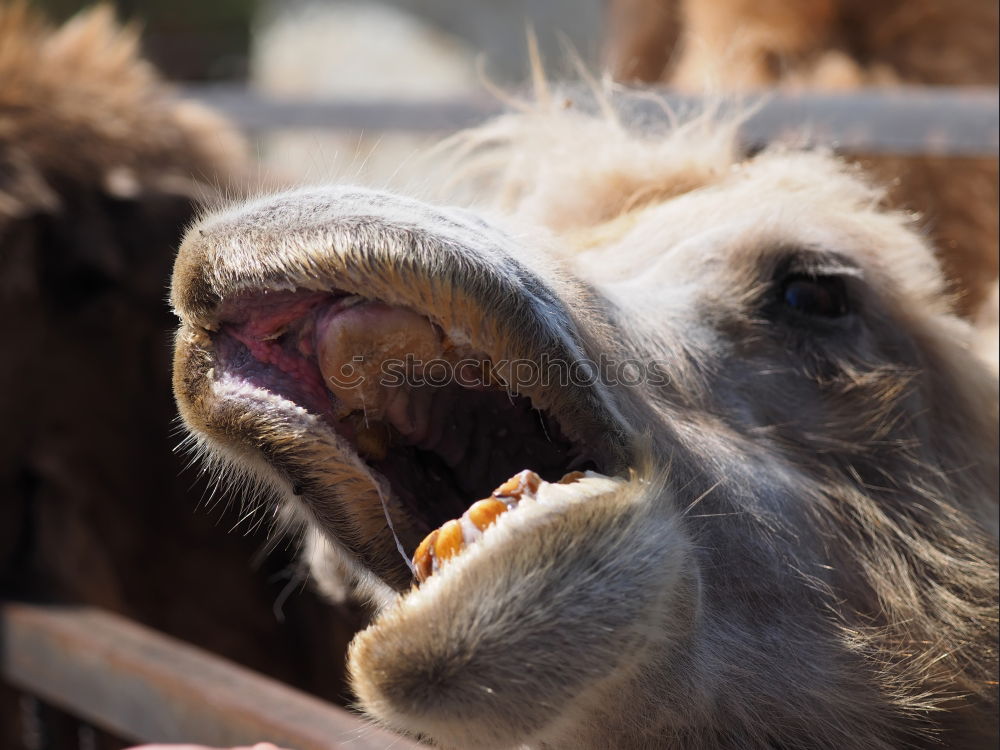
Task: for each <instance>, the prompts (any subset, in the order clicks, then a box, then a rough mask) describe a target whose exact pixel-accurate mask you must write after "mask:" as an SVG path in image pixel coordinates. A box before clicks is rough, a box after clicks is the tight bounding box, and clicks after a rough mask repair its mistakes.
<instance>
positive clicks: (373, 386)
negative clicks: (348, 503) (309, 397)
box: [315, 297, 443, 432]
mask: <svg viewBox="0 0 1000 750" xmlns="http://www.w3.org/2000/svg"><path fill="white" fill-rule="evenodd" d="M315 335H316V357H317V361H318V363H319V369H320V373H322V376H323V382H324V384H325V385H326V388H327V389H328V390H329V391H330V392H331V393H332V394H333V395H334V396H335V397H336V398H337V402H338V412H339V413H340V414H341V415H346V414H349V413H351V412H355V411H359V412H364V414H365V415H366V417H367V418H369V419H373V420H374V419H381V418H382V417H383V416H385V415H386V414H387V413H388V415H389V418H390V421H392V418H393V417H394V416H395V417H397V418H400V415H405V414H406V410H405V408H400V406H401V405H400V404H398V403H397V404H395V406H396V408H395V409H394V408H393V405H394V402H397V401H399V400H400V397H404V399H405V396H406V392H407V391H408V389H407V388H405V387H401V386H399V385H386V383H387V379H386V377H385V375H386V369H385V368H386V366H387V364H388V363H389V362H390V361H399V362H400V363H404V362H417V363H419V362H429V361H431V360H434V359H437V358H439V357H441V356H442V353H443V345H442V342H441V336H440V334H439V332H438V330H437V329H436V328H435V327H434V325H433V324H432V323H431V322H430V321H429V320H428V319H427V318H425V317H423V316H422V315H418V314H417V313H415V312H413V311H411V310H407V309H405V308H402V307H393V306H391V305H386V304H384V303H382V302H373V301H369V300H361V299H360V298H358V297H353V298H348V299H347V300H346V301H345V300H338V301H337V302H335V303H333V304H332V305H331V306H330V307H329V309H327V310H325V311H323V312H322V313H320V315H319V317H318V318H317V320H316V334H315ZM395 426H396V427H397V428H398V429H400V430H401V431H404V432H405V431H406V426H407V425H406V424H402V423H401V424H399V425H395Z"/></svg>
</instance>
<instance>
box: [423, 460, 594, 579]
mask: <svg viewBox="0 0 1000 750" xmlns="http://www.w3.org/2000/svg"><path fill="white" fill-rule="evenodd" d="M583 477H584V473H583V472H581V471H573V472H570V473H569V474H567V475H566V476H564V477H563V478H562V479H560V480H559V484H572V483H573V482H576V481H578V480H580V479H582V478H583ZM541 484H542V478H541V477H540V476H538V474H536V473H535V472H533V471H530V470H527V469H526V470H524V471H522V472H520V473H519V474H515V475H514V476H513V477H511V478H510V479H508V480H507V481H506V482H504V483H503V484H501V485H500V486H499V487H497V488H496V489H495V490H493V496H492V497H488V498H486V499H485V500H477V501H476V502H475V503H473V504H472V505H471V506H469V509H468V510H466V511H465V513H463V514H462V518H461V519H457V520H456V519H452V520H450V521H447V522H445V523H444V524H442V525H441V526H440V527H439V528H437V529H434V531H432V532H431V533H430V534H428V535H427V536H426V537H424V540H423V541H422V542H420V545H419V546H418V547H417V551H416V552H414V553H413V570H414V575H415V576H416V579H417V583H423V582H424V581H426V580H427V579H428V578H430V576H431V575H432V574H433V573H434V572H435V571H436V570H438V569H439V568H440V567H441V566H442V565H443V564H444V563H445V561H446V560H448V559H450V558H452V557H454V556H455V555H457V554H458V553H459V552H461V551H462V550H463V549H464V548H465V547H466V546H467V545H469V544H471V543H472V542H474V541H475V540H476V539H478V537H479V534H481V533H482V532H483V531H486V529H487V528H489V527H490V526H491V525H493V523H495V522H496V520H497V518H499V517H500V516H502V515H503V514H504V513H506V512H507V511H508V510H511V509H512V508H516V507H517V505H518V503H520V502H521V500H522V499H523V498H524V497H525V496H527V497H529V498H532V497H534V495H535V493H536V492H538V488H539V487H540V486H541ZM463 522H465V523H463ZM469 526H471V527H474V528H472V532H473V533H472V535H471V536H472V538H467V537H469V536H470V534H469V533H468V532H467V529H468V528H469ZM476 529H478V531H479V533H475V532H476Z"/></svg>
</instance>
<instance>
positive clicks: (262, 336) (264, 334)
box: [226, 293, 332, 403]
mask: <svg viewBox="0 0 1000 750" xmlns="http://www.w3.org/2000/svg"><path fill="white" fill-rule="evenodd" d="M331 299H332V298H331V296H330V295H329V294H324V293H317V294H306V295H301V294H296V295H294V296H293V295H284V294H276V295H275V296H274V298H272V299H268V300H267V301H266V302H262V303H260V304H255V305H253V307H252V308H250V309H244V310H241V312H242V313H243V315H241V316H240V317H242V318H244V320H243V322H240V323H231V324H229V325H227V326H226V330H227V332H228V333H229V334H230V335H231V336H232V337H233V338H234V339H236V340H237V341H239V342H240V343H241V344H243V346H245V347H246V348H247V350H248V351H249V352H250V354H251V356H253V358H254V359H256V360H257V361H258V362H261V363H262V364H266V365H271V366H273V367H277V368H278V369H279V370H281V371H282V372H283V373H285V374H286V375H288V376H290V377H292V378H294V379H295V380H296V381H297V382H298V383H300V384H301V385H302V386H303V387H305V388H306V389H307V390H308V391H309V394H310V395H311V396H313V397H314V398H317V399H318V400H319V402H320V403H323V402H327V401H329V399H330V393H329V391H327V390H326V388H325V387H324V385H323V380H322V378H321V376H320V373H319V368H318V367H317V366H316V362H315V361H314V360H313V359H311V357H312V356H313V354H314V353H315V345H314V342H313V340H312V331H313V326H312V324H311V323H312V321H306V322H305V323H303V324H302V325H300V326H295V327H294V328H295V329H297V330H294V331H292V332H291V333H293V335H296V336H298V340H297V341H296V342H295V347H294V349H293V348H292V347H289V346H287V345H286V344H283V343H282V341H283V339H282V337H281V336H280V335H276V334H281V332H282V329H283V328H285V327H286V326H290V324H294V323H296V322H297V321H299V320H300V319H302V318H305V317H306V316H308V315H310V313H312V312H313V310H314V309H315V308H317V307H318V306H320V305H321V304H322V303H323V302H327V301H330V300H331Z"/></svg>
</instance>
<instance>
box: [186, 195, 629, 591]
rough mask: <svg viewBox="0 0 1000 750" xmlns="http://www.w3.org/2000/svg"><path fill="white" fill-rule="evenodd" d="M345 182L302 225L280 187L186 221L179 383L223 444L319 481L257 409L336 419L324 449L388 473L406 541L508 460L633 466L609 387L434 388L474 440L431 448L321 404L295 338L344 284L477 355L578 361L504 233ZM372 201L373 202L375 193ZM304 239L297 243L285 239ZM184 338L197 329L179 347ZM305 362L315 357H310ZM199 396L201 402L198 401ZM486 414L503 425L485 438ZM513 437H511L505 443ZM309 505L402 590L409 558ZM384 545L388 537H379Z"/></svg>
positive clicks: (299, 206)
mask: <svg viewBox="0 0 1000 750" xmlns="http://www.w3.org/2000/svg"><path fill="white" fill-rule="evenodd" d="M362 193H363V191H362ZM338 195H339V198H338V199H336V200H334V199H333V198H332V197H331V196H330V195H329V193H328V191H316V192H315V193H314V194H311V195H309V196H303V195H302V194H299V195H297V196H296V198H295V200H294V205H295V210H297V211H300V212H304V215H306V216H308V221H305V220H304V221H303V224H302V225H300V226H297V227H294V228H293V229H292V230H288V228H287V227H285V228H284V231H283V232H279V231H278V230H279V228H278V227H277V226H271V225H270V224H269V222H272V223H273V222H274V221H275V219H274V217H275V216H277V215H279V214H281V213H282V210H279V209H281V205H279V204H282V202H283V201H285V202H286V205H289V204H287V198H283V197H282V196H278V197H276V198H273V199H270V200H269V201H264V202H261V203H258V204H251V205H250V206H248V207H246V208H245V209H244V210H243V212H242V213H241V214H238V215H235V216H233V215H230V216H229V217H228V219H227V218H226V217H224V218H223V220H221V221H218V220H217V221H215V222H214V223H213V224H212V225H211V226H206V227H197V226H196V227H195V228H194V229H193V230H191V231H190V232H189V233H188V236H187V237H186V239H185V241H184V243H183V245H182V248H181V251H180V255H179V258H178V264H177V270H176V272H175V278H174V287H173V300H174V304H175V308H176V309H177V311H178V314H179V316H180V317H181V319H182V328H181V335H180V336H179V342H181V344H180V347H179V349H178V352H179V359H178V371H177V372H176V373H175V387H176V389H177V392H178V401H179V404H180V406H181V409H182V413H185V418H186V419H187V420H188V422H189V424H193V425H195V426H198V427H200V428H201V429H202V430H203V431H205V432H207V433H209V434H211V433H212V432H213V431H216V432H219V433H221V439H222V440H223V442H229V443H234V442H235V443H240V444H241V445H240V447H241V448H246V447H247V445H250V446H252V447H253V448H255V449H259V450H261V451H262V452H263V453H264V456H265V459H266V460H267V461H268V462H269V463H271V464H272V466H276V467H277V466H278V465H279V464H280V468H279V471H280V472H283V473H285V474H286V475H288V476H289V477H290V478H291V480H292V481H293V483H294V484H296V485H297V486H298V485H300V486H305V487H307V488H308V487H312V488H314V490H315V487H316V482H315V477H312V479H310V475H311V471H312V469H311V467H310V465H308V462H306V463H303V461H302V460H299V458H298V457H296V456H295V455H294V453H295V451H294V450H293V448H294V444H292V446H291V447H289V446H288V445H285V444H284V443H283V444H282V446H281V447H280V448H275V447H274V445H272V443H273V442H274V433H275V424H276V422H275V420H273V419H270V418H267V419H265V418H264V414H263V413H264V412H268V413H271V412H274V411H275V410H279V411H280V410H284V412H285V413H286V415H288V419H289V420H290V421H289V422H288V424H292V423H294V424H296V425H297V427H296V429H297V430H298V431H299V434H301V431H302V429H307V430H309V429H313V428H312V427H309V426H308V425H306V427H303V424H305V423H304V422H303V421H302V420H303V419H304V417H300V416H297V415H298V412H297V410H298V409H302V408H304V409H305V410H306V412H307V413H310V414H312V415H313V416H314V417H315V416H318V417H320V418H321V419H323V420H325V421H326V424H327V427H328V428H329V432H331V433H336V436H334V437H332V438H331V441H332V442H331V443H330V446H331V447H330V448H329V451H328V452H332V453H334V454H336V455H337V456H340V458H339V459H337V460H343V461H346V462H351V463H352V464H353V466H354V467H355V469H356V474H357V476H359V477H360V476H362V475H365V474H367V476H368V477H369V479H368V481H369V483H371V484H374V485H375V488H376V490H377V491H381V490H379V489H378V488H379V486H380V485H381V486H383V487H384V485H385V484H388V485H389V486H390V488H391V490H392V494H393V497H392V498H391V504H392V508H391V511H392V514H393V516H394V517H395V518H396V520H397V521H398V523H397V524H396V525H397V527H398V528H399V529H401V532H400V535H401V536H403V537H404V542H403V543H404V546H405V547H407V548H408V551H409V552H411V553H412V550H413V548H415V546H416V544H417V543H418V542H419V541H420V539H421V538H422V537H423V535H424V534H426V533H427V532H429V531H430V530H431V529H432V528H434V527H436V526H437V525H439V524H440V522H442V521H443V520H446V519H447V518H450V517H453V516H457V515H460V514H461V512H462V510H463V508H464V506H465V505H468V504H469V503H471V502H473V501H475V500H477V499H478V496H486V494H488V493H489V492H490V491H491V490H492V488H493V487H494V486H495V485H496V484H498V483H499V482H501V481H503V480H504V479H506V478H507V477H508V476H509V475H510V474H512V473H514V472H516V471H520V470H521V469H525V468H530V469H534V470H536V471H539V472H540V473H542V474H543V475H545V474H546V473H547V474H548V475H549V476H551V477H552V478H555V479H558V477H559V476H561V475H562V474H563V473H565V471H566V470H569V469H572V468H580V467H578V466H570V465H569V464H570V463H572V461H573V460H574V456H577V457H579V456H583V459H584V460H590V461H592V463H590V464H587V466H590V467H592V468H597V469H598V470H600V471H601V472H603V473H616V472H619V471H621V470H622V469H623V468H624V467H625V466H626V465H627V460H626V452H627V449H628V448H627V445H626V440H625V437H624V436H625V432H626V428H625V423H624V420H622V419H621V418H620V416H619V415H618V414H617V412H616V411H615V408H614V406H613V402H612V400H611V398H610V397H609V395H608V393H607V392H606V391H605V389H604V388H603V386H602V385H601V384H597V385H590V386H581V385H575V384H570V385H567V386H556V387H553V386H549V385H546V384H544V383H539V384H533V385H531V386H528V387H525V388H522V389H519V390H518V391H517V392H516V398H515V395H514V394H513V393H503V392H496V391H491V390H490V389H483V390H481V391H472V390H469V389H463V388H461V387H454V388H450V390H449V389H447V388H446V389H441V390H439V391H434V392H433V393H430V394H429V397H430V398H431V399H436V401H434V407H435V408H434V410H433V413H434V414H435V415H436V418H438V419H440V418H441V414H444V415H452V416H453V417H454V418H455V420H456V426H455V429H456V430H457V431H458V432H459V433H461V434H463V435H465V436H466V437H464V438H462V437H461V436H459V438H457V440H458V442H459V443H461V444H460V445H458V446H457V447H456V446H455V445H447V446H444V447H442V445H443V443H440V442H439V443H436V444H432V443H433V434H432V433H434V430H433V429H429V430H425V432H428V433H429V434H430V435H431V436H430V437H428V436H427V435H420V436H419V439H418V437H415V436H414V435H413V434H407V433H406V432H405V431H404V430H402V429H399V423H398V422H394V423H392V425H391V430H389V432H391V434H388V435H386V434H384V433H385V428H384V427H383V426H382V425H377V426H375V428H374V429H375V431H376V432H377V431H378V430H382V433H379V434H373V426H372V424H370V421H369V420H367V419H366V415H365V414H364V413H363V412H361V413H355V414H349V415H346V416H345V414H344V413H342V412H343V410H341V411H338V410H337V409H332V410H328V409H326V407H327V406H328V405H329V403H330V399H329V396H328V394H327V392H326V391H327V390H328V389H326V388H325V387H324V386H325V384H324V382H323V380H322V378H320V377H319V375H318V374H319V368H318V365H316V364H315V352H314V351H310V350H309V346H308V344H307V343H303V342H308V341H313V342H315V340H316V339H315V335H316V334H315V326H316V321H317V320H321V321H322V320H323V318H322V316H323V314H324V312H327V311H329V310H330V309H331V307H332V306H336V305H337V304H341V303H340V302H338V301H339V300H343V299H345V298H348V297H353V296H360V297H362V298H364V299H365V300H369V301H372V302H373V303H376V304H378V305H384V306H386V308H387V309H403V310H407V311H411V312H412V313H416V314H419V315H420V316H423V317H425V318H426V319H427V321H429V323H430V324H431V325H433V326H434V327H435V329H436V330H438V331H440V333H441V335H442V336H444V337H447V338H448V339H449V340H450V341H452V342H457V343H459V344H461V346H463V347H465V348H466V349H467V350H469V351H472V352H475V353H478V354H479V355H481V356H482V357H483V358H484V360H488V361H492V362H496V361H499V360H507V361H511V360H519V359H524V360H528V361H538V358H539V357H540V355H541V354H542V353H543V352H544V353H547V354H549V355H550V356H553V357H557V358H561V359H562V360H564V361H566V362H572V361H576V360H580V359H584V358H585V357H586V350H585V346H584V343H583V341H584V338H583V336H582V335H581V334H580V332H579V331H578V329H577V327H576V325H575V322H574V320H573V317H572V315H571V313H570V311H569V310H567V308H566V307H565V306H564V305H563V303H561V302H560V299H559V297H558V295H557V294H556V293H555V292H554V291H553V290H552V289H551V288H549V286H548V285H546V284H545V283H544V282H543V281H541V280H540V279H539V278H538V277H537V276H536V275H535V274H533V273H532V272H531V271H530V270H529V269H528V268H527V267H526V266H525V265H524V264H523V263H522V262H520V261H519V260H518V259H517V258H516V257H515V254H514V253H513V252H511V251H510V249H509V248H508V247H507V244H508V243H509V241H508V240H507V238H506V236H505V235H503V234H502V233H499V232H498V231H497V230H493V229H490V228H489V227H486V226H484V225H483V224H482V223H481V222H478V220H476V221H473V220H471V219H466V218H465V217H464V216H463V215H450V214H446V215H443V216H439V217H436V220H435V221H431V222H430V224H431V225H432V226H433V229H420V228H419V227H421V226H423V225H424V224H426V223H427V222H426V221H420V222H418V221H417V220H416V219H417V217H413V221H411V222H407V221H405V220H404V219H405V214H406V212H407V211H418V210H419V211H420V212H424V211H426V210H427V209H426V207H423V206H420V205H419V204H414V205H410V204H407V203H406V202H405V201H402V203H403V205H402V206H400V205H393V206H387V207H385V210H384V213H385V215H384V216H377V215H372V213H373V211H372V210H371V205H370V203H369V200H368V198H365V199H364V200H363V201H362V198H363V197H364V196H367V195H368V194H367V193H363V195H362V196H354V197H353V198H352V197H351V195H352V194H346V195H345V194H344V193H343V192H341V193H339V194H338ZM386 200H389V199H388V198H387V199H386ZM396 200H397V201H398V199H396ZM352 201H353V202H354V203H357V202H363V203H365V208H366V213H365V215H357V214H354V213H351V211H350V210H349V209H350V205H349V204H351V203H352ZM310 203H311V208H309V206H310ZM303 204H305V208H304V206H303ZM345 204H348V205H345ZM375 205H376V210H375V211H374V213H376V214H377V213H378V210H377V207H378V205H380V204H379V203H378V202H377V201H376V202H375ZM401 214H402V215H403V218H402V219H401ZM424 219H426V217H424ZM247 227H252V228H253V231H252V232H248V230H247ZM248 235H249V236H248ZM295 247H302V248H304V250H303V252H291V251H290V250H289V248H293V249H294V248H295ZM323 325H325V323H322V322H321V323H320V326H321V327H322V326H323ZM310 326H312V329H309V327H310ZM286 328H287V331H286V330H285V329H286ZM307 329H308V330H307ZM185 331H186V332H188V333H187V334H185ZM279 334H280V335H279ZM282 336H283V337H284V338H282ZM188 340H190V342H193V343H185V342H187V341H188ZM185 347H188V348H187V349H186V348H185ZM185 351H186V352H187V354H186V355H185ZM306 361H308V362H311V364H309V366H305V365H303V364H302V363H303V362H306ZM210 372H211V375H209V374H208V373H210ZM234 383H235V385H234ZM245 385H249V386H251V388H250V389H247V388H245V387H244V386H245ZM213 389H214V390H213ZM207 391H213V392H214V393H215V394H216V399H215V401H212V399H206V398H205V395H206V392H207ZM254 393H263V394H267V393H270V394H274V395H276V396H278V397H280V398H278V399H277V400H275V399H274V398H270V397H268V398H264V397H263V396H254V395H252V394H254ZM414 395H419V396H421V397H423V396H424V395H427V394H425V393H423V392H420V393H417V392H416V391H414ZM334 401H337V399H334ZM281 404H285V406H281ZM196 405H197V406H198V408H199V409H201V410H200V411H198V412H197V413H195V412H194V411H193V407H195V406H196ZM206 406H207V410H208V411H212V410H213V409H214V411H215V413H217V414H220V415H223V414H224V418H223V419H217V420H215V421H214V422H213V417H212V416H211V415H210V414H209V415H208V416H206V414H205V413H204V412H205V410H206V409H205V407H206ZM241 410H243V411H244V412H245V414H244V416H241ZM254 413H257V418H258V422H257V423H256V424H257V426H256V427H255V426H254V424H255V422H254V419H255V418H254V416H253V414H254ZM466 417H468V418H466ZM463 419H464V421H463ZM261 420H263V421H261ZM223 421H224V425H223V426H221V427H217V426H218V425H220V424H222V422H223ZM265 422H266V425H265V424H264V423H265ZM309 424H310V425H311V424H314V423H312V422H310V423H309ZM437 427H438V432H440V431H441V429H440V425H437ZM493 428H496V430H495V432H491V433H490V435H488V436H485V435H484V433H483V431H484V430H492V429H493ZM503 429H507V430H508V434H509V433H510V431H513V432H514V433H515V434H514V436H513V437H512V438H507V439H506V440H507V442H506V443H504V442H502V441H503V440H505V439H504V438H500V437H498V436H499V435H500V434H501V431H502V430H503ZM462 431H464V432H462ZM338 436H339V437H338ZM216 437H217V438H218V437H219V436H216ZM438 437H440V436H438ZM487 437H488V438H489V439H487ZM411 438H412V439H411ZM463 440H465V441H466V442H467V443H468V445H469V446H472V447H468V448H467V447H466V446H465V444H464V443H462V441H463ZM364 441H369V442H370V443H373V444H374V448H372V447H371V445H368V446H366V445H363V444H362V443H363V442H364ZM380 441H381V442H385V441H388V442H389V443H390V444H391V446H392V451H391V452H390V453H389V457H388V458H383V457H380V450H381V449H380V448H379V446H378V443H379V442H380ZM421 441H423V442H421ZM491 441H492V442H491ZM477 445H478V447H476V446H477ZM462 450H468V451H473V452H474V453H469V454H467V455H466V454H462V453H461V451H462ZM504 450H508V451H509V455H508V456H506V457H504V453H503V451H504ZM348 451H350V452H352V455H348ZM475 451H478V452H475ZM484 451H485V452H484ZM363 453H367V454H368V455H367V457H366V456H361V458H363V459H364V460H365V461H367V466H362V465H360V463H359V461H358V459H359V456H360V454H363ZM560 456H565V460H563V459H562V458H560ZM404 459H405V460H404ZM476 467H479V470H482V471H483V472H485V474H484V476H483V477H477V476H476V471H477V468H476ZM583 468H586V466H583ZM442 475H444V479H442V478H441V476H442ZM546 478H548V477H546ZM326 489H330V492H334V493H335V488H320V489H319V490H315V491H313V492H311V493H306V494H307V495H308V496H309V499H312V498H315V497H316V496H319V495H323V494H324V492H326ZM418 490H419V491H420V493H422V494H423V495H428V494H430V495H431V496H432V497H433V498H434V503H436V504H440V505H441V507H440V508H435V509H434V510H433V512H428V511H426V510H425V509H424V506H426V503H425V502H424V501H422V500H420V501H418V500H415V499H414V498H412V497H410V498H408V497H406V495H407V493H409V494H411V495H413V494H416V493H417V491H418ZM477 495H478V496H477ZM369 501H371V498H369ZM316 502H317V508H316V509H315V510H316V513H317V515H320V516H322V515H323V514H324V513H325V514H327V516H328V519H327V524H326V525H328V526H329V527H330V530H331V533H333V534H334V535H335V536H338V538H341V539H342V540H343V539H345V538H347V539H348V546H349V547H351V549H352V551H354V552H355V553H356V554H358V555H359V556H360V557H361V558H362V561H363V563H364V564H366V566H367V567H369V568H373V569H374V570H375V572H376V574H377V575H379V576H380V577H382V578H383V579H389V581H390V583H391V585H393V586H396V587H399V588H402V587H404V586H405V585H407V583H406V582H408V578H409V571H408V570H405V571H401V570H400V567H401V565H402V563H401V561H400V560H398V559H396V560H393V561H392V562H391V563H386V562H385V561H384V560H383V558H385V557H386V556H387V554H388V553H387V552H386V549H383V550H381V551H379V552H378V553H377V554H376V553H374V552H370V550H368V549H366V548H365V546H364V544H362V543H361V542H358V543H357V544H356V545H355V546H354V547H352V546H351V545H352V544H354V541H355V540H353V539H351V537H359V536H360V534H359V533H358V532H357V530H356V529H355V528H354V527H351V528H350V529H348V531H346V532H345V531H344V528H345V527H344V526H343V518H342V516H343V513H340V512H338V513H334V512H333V511H329V509H328V508H326V507H319V506H320V501H316ZM323 502H327V499H324V500H323ZM328 511H329V512H328ZM320 520H321V521H322V518H321V519H320ZM338 524H340V526H338ZM382 533H383V536H384V533H385V530H384V529H383V532H382ZM379 544H380V545H381V546H383V547H385V548H388V547H390V546H394V545H391V543H390V542H389V540H387V539H383V541H382V542H380V543H379ZM404 572H405V576H404V575H403V573H404ZM404 578H405V581H404Z"/></svg>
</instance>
